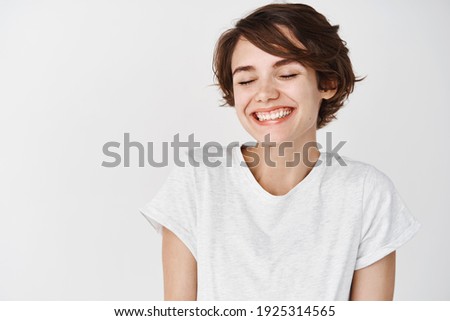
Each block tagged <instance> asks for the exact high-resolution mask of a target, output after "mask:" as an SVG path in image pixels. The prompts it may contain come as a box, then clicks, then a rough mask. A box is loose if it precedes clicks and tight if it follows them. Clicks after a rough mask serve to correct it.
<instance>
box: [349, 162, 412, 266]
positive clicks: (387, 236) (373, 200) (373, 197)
mask: <svg viewBox="0 0 450 321" xmlns="http://www.w3.org/2000/svg"><path fill="white" fill-rule="evenodd" d="M362 211H363V213H362V231H361V240H360V244H359V247H358V254H357V260H356V266H355V270H358V269H362V268H364V267H367V266H369V265H371V264H373V263H375V262H376V261H378V260H380V259H382V258H383V257H385V256H386V255H388V254H390V253H391V252H393V251H395V250H397V249H398V248H399V247H401V246H402V245H403V244H405V243H406V242H408V241H409V240H410V239H411V238H412V237H413V236H414V235H415V234H416V233H417V232H418V231H419V229H420V226H421V224H420V223H419V222H418V221H417V220H416V219H415V218H414V217H413V215H412V214H411V212H410V211H409V209H408V207H407V206H406V204H405V203H404V202H403V200H402V198H401V197H400V195H399V193H398V191H397V190H396V188H395V186H394V184H393V183H392V181H391V180H390V179H389V177H387V176H386V175H385V174H384V173H383V172H381V171H380V170H378V169H377V168H375V167H374V166H370V168H369V169H368V172H367V174H366V178H365V181H364V190H363V205H362Z"/></svg>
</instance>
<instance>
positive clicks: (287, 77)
mask: <svg viewBox="0 0 450 321" xmlns="http://www.w3.org/2000/svg"><path fill="white" fill-rule="evenodd" d="M297 75H298V74H292V75H283V76H280V77H281V78H284V79H290V78H294V77H295V76H297Z"/></svg>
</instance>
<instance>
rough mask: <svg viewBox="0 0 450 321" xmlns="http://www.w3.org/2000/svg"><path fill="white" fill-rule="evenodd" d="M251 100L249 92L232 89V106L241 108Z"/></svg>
mask: <svg viewBox="0 0 450 321" xmlns="http://www.w3.org/2000/svg"><path fill="white" fill-rule="evenodd" d="M250 100H251V94H250V93H249V92H248V91H243V90H235V91H234V106H235V107H236V109H239V110H243V109H244V108H245V107H246V106H247V105H248V103H249V101H250Z"/></svg>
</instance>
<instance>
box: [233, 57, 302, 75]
mask: <svg viewBox="0 0 450 321" xmlns="http://www.w3.org/2000/svg"><path fill="white" fill-rule="evenodd" d="M293 62H298V61H296V60H294V59H289V58H286V59H281V60H278V61H277V62H275V63H274V64H273V66H272V68H274V69H275V68H278V67H281V66H284V65H288V64H290V63H293ZM253 70H255V67H253V66H250V65H249V66H239V67H237V68H236V69H234V71H233V73H232V76H234V75H235V74H236V73H238V72H240V71H253Z"/></svg>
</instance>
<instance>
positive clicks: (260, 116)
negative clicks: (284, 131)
mask: <svg viewBox="0 0 450 321" xmlns="http://www.w3.org/2000/svg"><path fill="white" fill-rule="evenodd" d="M293 110H294V108H291V107H282V108H278V109H276V110H273V111H271V112H269V113H268V112H254V113H252V116H253V117H254V118H255V119H256V120H257V121H259V122H266V121H271V120H278V119H283V118H286V117H287V116H289V115H290V114H291V113H292V111H293Z"/></svg>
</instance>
